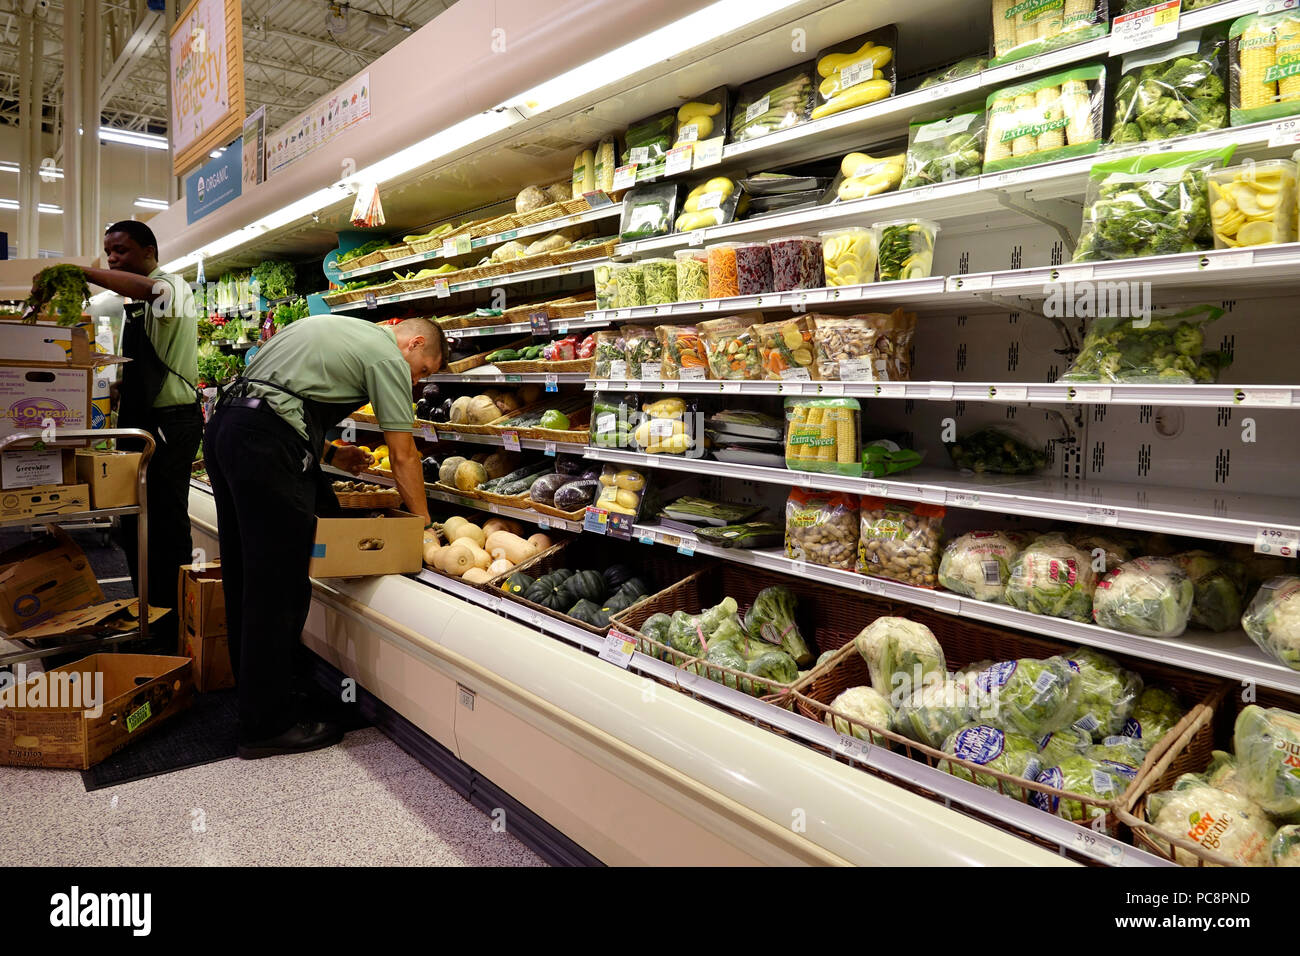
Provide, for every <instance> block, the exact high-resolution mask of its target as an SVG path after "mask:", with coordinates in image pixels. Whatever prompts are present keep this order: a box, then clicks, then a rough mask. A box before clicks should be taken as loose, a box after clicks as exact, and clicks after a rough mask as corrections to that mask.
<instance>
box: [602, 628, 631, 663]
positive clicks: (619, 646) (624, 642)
mask: <svg viewBox="0 0 1300 956" xmlns="http://www.w3.org/2000/svg"><path fill="white" fill-rule="evenodd" d="M635 650H636V640H635V639H634V638H632V637H629V636H628V635H627V634H624V633H622V632H621V631H616V630H613V629H611V630H610V632H609V633H608V634H606V635H605V643H604V644H603V645H602V646H601V648H600V653H599V654H598V655H597V656H598V657H599V658H600V659H601V660H602V661H608V662H609V663H611V664H613V665H615V666H616V667H627V665H628V664H630V663H632V653H633V652H634V651H635Z"/></svg>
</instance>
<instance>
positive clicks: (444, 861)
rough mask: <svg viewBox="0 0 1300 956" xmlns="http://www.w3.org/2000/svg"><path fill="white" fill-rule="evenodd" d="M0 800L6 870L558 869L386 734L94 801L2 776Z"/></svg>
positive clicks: (141, 784)
mask: <svg viewBox="0 0 1300 956" xmlns="http://www.w3.org/2000/svg"><path fill="white" fill-rule="evenodd" d="M0 793H2V794H4V799H3V800H0V866H42V865H48V866H247V865H255V864H265V865H276V866H334V865H349V866H367V865H390V866H543V865H545V864H544V863H543V862H542V860H541V859H539V858H538V857H537V856H536V855H535V854H534V853H533V852H532V851H531V850H529V849H528V848H527V847H525V846H524V845H523V844H521V843H520V842H519V841H518V840H516V839H515V838H514V837H513V836H511V835H510V834H509V833H508V832H497V831H495V830H494V829H493V826H492V819H491V818H490V817H488V816H487V815H486V814H484V813H483V812H482V811H480V810H478V809H477V808H476V807H474V806H472V805H471V804H470V803H469V802H468V801H466V800H465V799H464V798H462V797H461V796H460V794H458V793H456V791H454V790H452V789H451V787H449V786H448V785H447V784H446V783H444V782H443V781H442V780H440V779H439V778H438V777H436V776H434V775H433V774H432V773H430V772H429V771H428V770H427V769H426V768H425V767H424V766H422V765H421V764H420V763H418V762H417V761H416V760H415V759H414V758H413V757H411V756H410V755H409V754H407V753H406V752H405V751H404V750H402V749H401V748H400V747H398V746H397V745H396V744H395V743H393V742H392V741H391V740H389V739H388V738H387V737H385V736H384V735H383V734H382V733H381V732H380V731H378V730H375V729H373V728H368V729H366V730H359V731H355V732H353V733H350V734H348V735H347V737H345V738H344V740H343V742H342V743H341V744H339V745H338V746H335V747H331V748H329V749H327V750H319V751H316V752H315V753H309V754H301V755H298V756H292V757H274V758H269V759H266V760H252V761H246V760H223V761H220V762H218V763H210V764H205V765H203V766H201V767H192V768H190V769H188V770H179V771H176V772H174V773H170V774H165V775H163V776H160V777H151V778H149V779H147V780H139V781H136V782H134V783H126V784H120V785H118V786H115V787H108V788H105V789H102V790H96V791H94V792H92V793H87V792H86V791H85V787H84V786H83V785H82V782H81V774H80V773H78V772H77V771H75V770H39V769H26V768H17V767H0ZM507 826H508V824H507Z"/></svg>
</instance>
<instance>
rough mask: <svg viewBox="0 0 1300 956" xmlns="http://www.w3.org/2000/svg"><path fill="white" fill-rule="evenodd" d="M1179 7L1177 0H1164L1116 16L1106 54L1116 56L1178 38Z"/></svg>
mask: <svg viewBox="0 0 1300 956" xmlns="http://www.w3.org/2000/svg"><path fill="white" fill-rule="evenodd" d="M1181 8H1182V3H1181V0H1166V2H1164V3H1157V4H1156V5H1155V6H1151V7H1147V8H1146V9H1144V10H1135V11H1133V12H1132V13H1125V14H1123V15H1122V16H1118V17H1116V18H1115V22H1114V23H1112V24H1111V27H1110V55H1111V56H1119V55H1120V54H1123V53H1128V52H1130V51H1131V50H1140V49H1142V48H1143V47H1148V46H1155V45H1156V44H1159V43H1168V42H1169V41H1171V40H1176V39H1178V15H1179V13H1180V11H1181Z"/></svg>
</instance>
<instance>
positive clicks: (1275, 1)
mask: <svg viewBox="0 0 1300 956" xmlns="http://www.w3.org/2000/svg"><path fill="white" fill-rule="evenodd" d="M1297 6H1300V0H1264V2H1263V3H1262V4H1260V7H1259V14H1260V16H1263V17H1266V16H1268V15H1269V14H1270V13H1281V12H1282V11H1283V10H1294V9H1295V8H1296V7H1297ZM1269 145H1270V146H1272V145H1273V144H1272V143H1269Z"/></svg>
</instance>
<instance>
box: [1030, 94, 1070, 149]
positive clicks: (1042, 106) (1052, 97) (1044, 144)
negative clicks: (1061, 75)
mask: <svg viewBox="0 0 1300 956" xmlns="http://www.w3.org/2000/svg"><path fill="white" fill-rule="evenodd" d="M1034 105H1035V106H1036V107H1037V110H1038V122H1040V123H1043V124H1044V125H1051V124H1052V123H1055V122H1056V121H1057V120H1059V119H1062V118H1063V117H1064V116H1065V110H1064V109H1062V107H1061V90H1060V87H1056V86H1049V87H1048V88H1047V89H1045V90H1039V91H1038V93H1037V94H1036V95H1035V97H1034ZM1064 145H1065V127H1064V126H1057V127H1056V128H1054V129H1047V130H1044V131H1043V133H1042V134H1041V135H1040V136H1039V137H1038V150H1039V152H1042V151H1043V150H1045V149H1059V148H1060V147H1062V146H1064Z"/></svg>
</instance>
